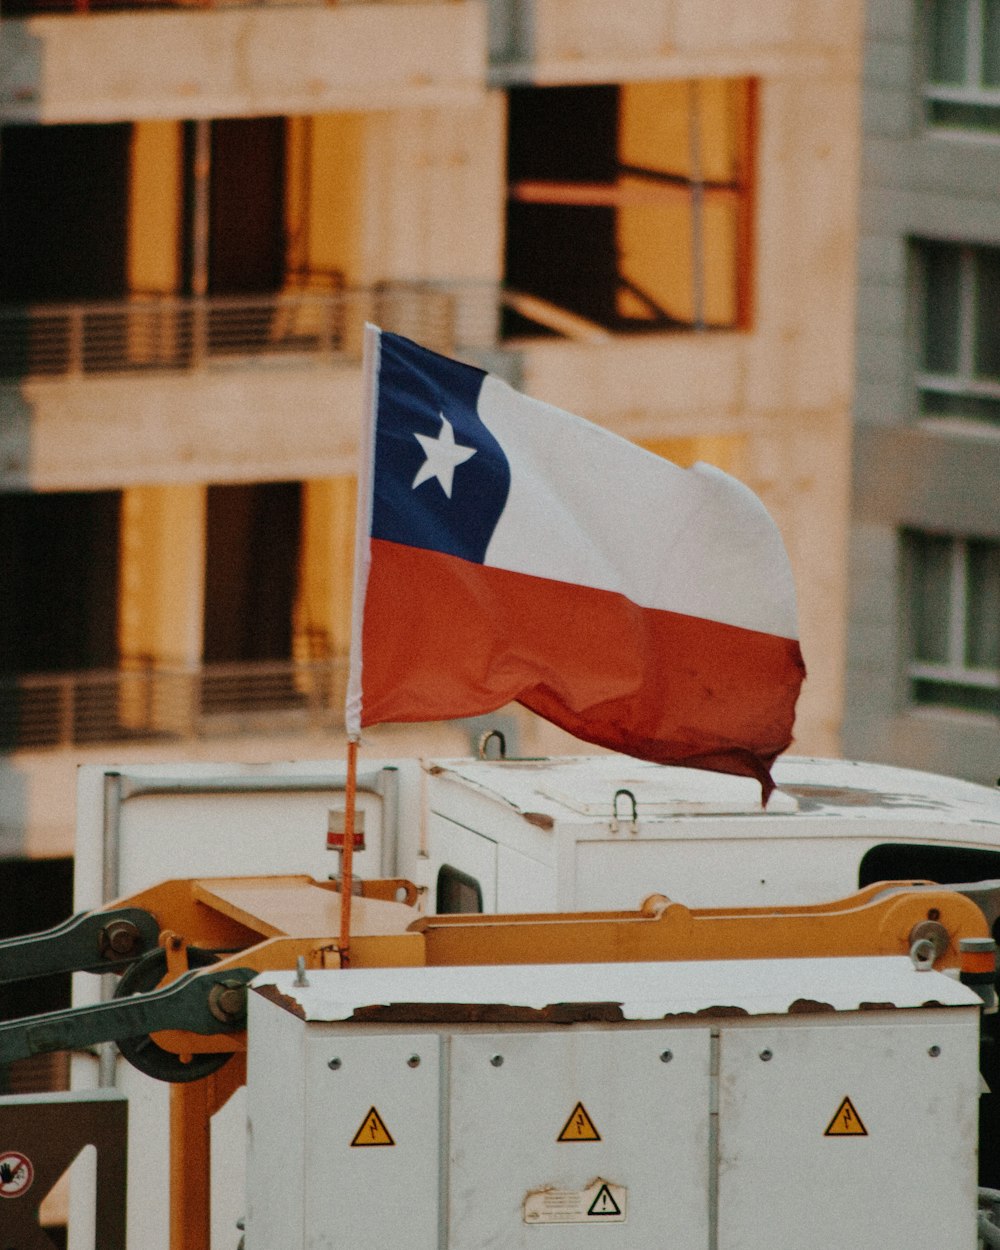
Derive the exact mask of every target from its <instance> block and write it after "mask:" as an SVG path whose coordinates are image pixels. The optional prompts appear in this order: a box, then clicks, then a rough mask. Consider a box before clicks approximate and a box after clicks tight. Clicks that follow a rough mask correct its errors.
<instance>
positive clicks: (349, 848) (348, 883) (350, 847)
mask: <svg viewBox="0 0 1000 1250" xmlns="http://www.w3.org/2000/svg"><path fill="white" fill-rule="evenodd" d="M357 784H358V740H357V738H355V737H351V738H348V740H347V782H346V786H345V791H344V849H343V851H342V852H341V856H340V942H339V946H340V966H341V968H347V967H349V965H350V962H351V899H352V898H353V896H354V806H355V796H356V794H357Z"/></svg>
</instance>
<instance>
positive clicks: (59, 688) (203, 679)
mask: <svg viewBox="0 0 1000 1250" xmlns="http://www.w3.org/2000/svg"><path fill="white" fill-rule="evenodd" d="M346 682H347V662H346V660H341V659H334V660H323V661H310V662H295V661H288V662H273V663H257V664H209V665H202V666H194V667H191V668H149V669H114V670H107V671H99V672H98V671H94V672H83V673H56V674H31V675H28V676H19V677H11V676H6V677H0V751H3V752H11V751H19V750H40V749H44V748H49V747H62V748H66V747H74V746H89V745H98V744H101V743H112V742H116V743H122V742H136V741H145V742H154V741H161V742H171V741H180V740H183V739H190V738H213V737H222V736H229V735H234V734H240V733H250V732H257V733H259V732H277V731H290V732H301V733H307V732H312V731H315V730H325V731H331V730H334V731H335V730H339V729H341V728H342V727H343V719H344V716H343V713H344V694H345V689H346Z"/></svg>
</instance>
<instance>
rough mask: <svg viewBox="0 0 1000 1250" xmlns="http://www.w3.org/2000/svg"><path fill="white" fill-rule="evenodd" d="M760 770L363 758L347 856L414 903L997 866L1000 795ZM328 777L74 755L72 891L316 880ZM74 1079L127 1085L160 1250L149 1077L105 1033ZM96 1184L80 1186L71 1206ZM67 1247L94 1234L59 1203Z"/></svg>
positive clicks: (578, 900)
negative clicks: (357, 820) (173, 882)
mask: <svg viewBox="0 0 1000 1250" xmlns="http://www.w3.org/2000/svg"><path fill="white" fill-rule="evenodd" d="M774 775H775V779H776V781H777V783H778V786H779V790H778V791H777V792H776V793H775V794H774V795H773V796H772V799H771V802H770V803H769V805H768V807H767V809H766V810H764V809H762V808H761V804H760V788H759V786H758V785H757V783H755V782H752V781H749V780H746V779H742V778H735V777H728V776H723V775H719V774H714V773H706V772H695V771H692V770H687V769H680V768H664V767H660V766H657V765H653V764H646V763H642V762H639V761H636V760H632V759H627V758H625V757H622V756H615V755H600V756H592V757H573V758H567V759H539V760H472V759H467V760H428V761H416V760H366V759H365V758H364V755H363V753H362V761H361V773H360V789H359V807H360V810H361V811H362V812H363V813H364V822H365V835H364V836H365V847H364V849H363V850H360V851H358V852H356V854H355V859H354V867H355V872H356V873H357V874H358V875H360V876H361V877H393V876H400V877H406V878H408V879H410V880H412V881H414V882H415V883H416V884H417V885H418V886H419V887H420V888H421V906H422V908H423V910H424V911H425V912H427V913H434V912H448V911H477V910H478V911H485V912H498V911H499V912H505V911H519V912H528V911H542V912H551V911H571V910H580V909H599V908H604V909H607V908H635V907H638V905H639V903H640V901H641V900H642V899H643V898H644V897H646V896H647V895H649V894H651V893H654V892H660V893H662V894H664V895H666V896H668V897H670V898H672V899H675V900H677V901H679V902H682V903H684V904H686V905H688V906H690V907H710V906H728V905H758V906H760V905H767V904H771V903H782V904H794V903H796V902H801V903H815V902H818V901H822V900H826V899H833V898H840V897H843V896H845V895H847V894H849V893H850V892H851V891H853V890H855V889H856V888H857V887H858V885H859V883H862V882H866V881H878V880H885V879H901V878H909V877H913V878H929V879H931V880H936V881H974V880H981V879H984V878H996V879H1000V790H994V789H992V788H990V787H986V786H980V785H974V784H971V783H968V782H963V781H956V780H953V779H949V778H943V777H936V776H931V775H928V774H922V773H917V772H913V771H909V770H903V769H895V768H889V767H885V766H878V765H869V764H858V763H851V762H848V761H840V760H810V759H795V758H783V759H781V760H779V761H778V763H777V765H776V767H775V770H774ZM344 780H345V770H344V764H343V762H342V761H329V760H327V761H301V762H294V763H276V764H267V765H243V766H234V765H232V764H209V763H190V764H187V765H183V766H182V765H177V764H159V765H153V764H150V765H137V764H130V765H127V766H122V767H113V766H97V765H87V766H84V767H83V768H81V769H80V772H79V778H78V824H77V852H76V899H75V907H76V909H77V910H85V909H88V908H94V907H99V906H101V905H102V904H104V903H105V902H107V901H109V900H111V899H114V898H120V897H123V896H126V895H130V894H134V893H136V892H137V891H140V890H142V889H145V888H147V887H149V886H152V885H154V884H156V883H158V882H160V881H163V880H165V879H168V878H172V877H178V876H184V877H195V876H202V875H204V876H225V875H247V874H253V875H263V874H268V873H272V874H287V873H306V874H308V875H310V876H313V877H316V878H318V879H322V878H325V877H327V876H330V875H332V874H334V873H335V872H336V871H337V865H338V858H339V857H338V855H337V853H336V852H335V851H331V850H329V849H328V848H327V836H328V830H329V829H330V828H331V826H333V827H335V826H336V824H337V819H338V817H337V812H338V811H339V810H341V809H342V808H343V804H344V796H343V788H344ZM99 993H100V990H99V985H98V983H97V981H96V979H95V978H94V977H91V976H87V975H85V974H78V975H77V976H76V977H75V978H74V1004H75V1005H82V1004H84V1003H87V1002H92V1001H94V1000H95V997H96V996H97V995H98V994H99ZM810 996H811V997H815V995H814V994H810ZM883 998H884V996H883V995H881V994H880V995H877V996H876V1000H877V1001H882V1000H883ZM73 1084H74V1087H75V1088H88V1087H95V1086H97V1085H102V1086H105V1087H109V1088H110V1087H115V1088H117V1089H119V1090H122V1091H124V1092H126V1093H127V1094H128V1097H129V1114H130V1130H129V1141H130V1163H129V1167H130V1177H131V1181H130V1186H129V1212H128V1230H129V1243H130V1244H131V1245H135V1246H141V1247H142V1250H166V1247H167V1240H168V1214H167V1213H168V1197H167V1180H166V1177H167V1174H168V1170H169V1168H168V1161H167V1145H166V1134H165V1124H166V1121H167V1117H168V1111H167V1091H166V1089H165V1088H164V1087H163V1086H162V1085H161V1084H160V1083H158V1082H155V1081H150V1080H149V1079H148V1078H146V1077H144V1076H142V1075H141V1074H140V1073H137V1072H135V1071H134V1070H133V1069H132V1068H130V1067H129V1066H128V1065H127V1064H125V1063H124V1062H122V1061H118V1062H117V1063H116V1061H115V1059H114V1052H113V1049H112V1048H104V1049H103V1051H102V1058H100V1059H97V1058H90V1057H87V1056H79V1057H76V1058H74V1062H73ZM245 1116H246V1111H245V1099H244V1096H243V1093H242V1092H241V1093H240V1094H238V1095H236V1096H234V1097H233V1098H232V1099H231V1100H230V1102H229V1104H228V1105H227V1106H226V1107H225V1108H224V1110H223V1111H222V1112H220V1113H219V1115H217V1116H216V1118H215V1121H214V1123H213V1139H214V1141H215V1146H214V1150H213V1156H214V1158H215V1159H216V1160H217V1161H220V1162H219V1164H218V1167H217V1168H216V1167H213V1182H212V1244H213V1247H217V1248H218V1250H235V1247H236V1244H237V1242H238V1239H239V1234H238V1232H237V1231H236V1222H237V1220H238V1219H239V1218H241V1217H242V1216H243V1214H244V1211H245V1209H246V1199H245V1187H244V1176H243V1168H244V1148H243V1136H244V1125H245ZM937 1155H938V1151H937V1149H936V1147H935V1149H934V1156H935V1158H937ZM216 1171H217V1172H218V1175H215V1172H216ZM91 1188H92V1185H91V1183H90V1182H89V1181H85V1182H81V1184H79V1185H75V1186H74V1198H73V1203H74V1204H76V1203H77V1198H76V1194H77V1193H79V1192H84V1193H87V1192H89V1191H90V1189H91ZM83 1201H84V1202H85V1203H86V1202H88V1201H89V1199H86V1198H85V1199H84V1200H83ZM73 1209H78V1208H77V1207H75V1206H74V1208H73ZM86 1224H87V1221H86V1220H83V1219H80V1220H77V1221H76V1226H77V1227H81V1228H82V1227H84V1226H85V1225H86ZM850 1227H852V1228H853V1226H850ZM82 1236H83V1235H82V1234H80V1237H82ZM852 1241H853V1234H852ZM955 1244H958V1243H955ZM70 1250H94V1248H93V1247H92V1246H91V1245H89V1244H88V1243H87V1241H86V1240H81V1239H80V1238H79V1237H78V1236H77V1234H76V1232H75V1231H74V1227H73V1219H72V1210H71V1240H70Z"/></svg>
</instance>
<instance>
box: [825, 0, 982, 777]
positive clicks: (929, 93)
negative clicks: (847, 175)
mask: <svg viewBox="0 0 1000 1250" xmlns="http://www.w3.org/2000/svg"><path fill="white" fill-rule="evenodd" d="M867 21H868V28H867V33H866V62H865V74H864V77H865V88H864V115H865V126H864V156H863V165H862V190H861V211H860V238H859V262H860V263H859V277H858V331H857V334H858V367H857V383H856V423H857V424H856V431H855V453H854V520H853V527H852V561H851V586H852V608H851V631H850V644H849V662H848V679H847V687H846V690H847V694H846V713H845V730H844V749H845V753H846V754H848V755H851V754H856V755H860V756H864V757H867V758H872V759H882V760H885V761H887V762H892V763H897V764H907V765H911V766H913V767H922V768H929V769H934V770H937V771H940V772H947V773H952V774H955V775H959V776H966V777H969V778H970V779H972V780H976V781H982V782H986V783H988V784H993V783H994V782H995V781H996V780H997V778H998V776H1000V201H998V198H997V188H998V187H1000V12H998V9H997V6H996V5H995V4H992V3H990V2H989V0H926V2H923V0H922V2H921V3H919V4H918V3H912V2H911V0H873V2H872V3H870V4H869V6H868V19H867Z"/></svg>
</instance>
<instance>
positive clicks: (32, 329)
mask: <svg viewBox="0 0 1000 1250" xmlns="http://www.w3.org/2000/svg"><path fill="white" fill-rule="evenodd" d="M498 308H499V303H498V293H497V289H496V287H495V286H493V285H492V284H489V283H484V284H482V285H475V286H471V285H470V286H467V287H464V288H449V287H439V286H434V285H430V284H426V285H424V284H393V285H387V286H385V287H377V288H372V289H365V290H342V291H332V292H313V291H308V292H292V293H287V294H280V295H269V296H259V297H254V298H243V299H230V298H221V297H220V298H208V299H180V298H174V297H168V296H162V297H155V296H153V297H148V298H147V297H135V298H133V299H130V300H127V301H122V302H119V303H92V304H65V305H53V304H48V305H29V306H23V307H6V308H0V379H14V378H26V377H30V378H61V377H74V376H82V375H85V374H107V373H115V374H134V373H142V372H144V371H145V372H149V371H164V370H167V371H174V370H177V371H190V370H197V369H210V368H222V367H226V366H232V365H233V364H234V363H239V362H241V361H246V360H248V358H250V357H260V356H267V357H272V358H280V357H285V358H289V359H313V360H315V361H317V362H328V361H331V360H337V359H341V360H345V361H346V360H357V359H359V358H360V355H361V346H362V340H363V329H364V323H365V322H366V321H371V322H374V323H375V324H376V325H379V326H381V327H382V328H383V329H385V330H392V331H394V332H395V333H397V334H405V335H407V336H408V337H411V338H415V339H418V340H419V341H420V342H421V343H423V344H424V345H425V346H427V347H430V348H432V349H433V350H436V351H440V352H445V353H448V352H453V351H455V350H456V349H457V348H458V347H460V346H463V345H464V346H483V345H488V344H490V343H493V342H495V341H496V333H497V331H496V325H497V320H498V316H499V313H498Z"/></svg>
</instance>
